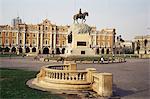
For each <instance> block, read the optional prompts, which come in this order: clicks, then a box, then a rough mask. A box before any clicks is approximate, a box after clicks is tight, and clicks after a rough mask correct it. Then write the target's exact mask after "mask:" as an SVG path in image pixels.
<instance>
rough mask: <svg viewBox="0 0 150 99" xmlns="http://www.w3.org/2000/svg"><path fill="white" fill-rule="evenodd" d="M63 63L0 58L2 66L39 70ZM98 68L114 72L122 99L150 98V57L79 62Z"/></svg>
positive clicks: (101, 70)
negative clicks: (123, 61) (116, 60)
mask: <svg viewBox="0 0 150 99" xmlns="http://www.w3.org/2000/svg"><path fill="white" fill-rule="evenodd" d="M48 64H61V62H59V63H57V62H56V61H50V62H40V61H34V60H33V57H24V58H23V57H15V58H11V59H10V58H0V67H3V68H19V69H26V70H34V71H39V70H40V67H41V66H44V65H48ZM88 67H90V68H91V67H93V68H96V69H97V71H98V72H111V73H113V83H114V88H113V90H114V92H115V94H116V95H119V96H120V97H121V99H149V97H150V94H149V93H150V59H127V62H126V63H113V64H78V69H85V68H88Z"/></svg>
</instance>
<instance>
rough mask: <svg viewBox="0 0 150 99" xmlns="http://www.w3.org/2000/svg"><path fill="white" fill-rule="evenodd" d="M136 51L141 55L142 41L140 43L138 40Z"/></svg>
mask: <svg viewBox="0 0 150 99" xmlns="http://www.w3.org/2000/svg"><path fill="white" fill-rule="evenodd" d="M136 50H137V52H138V54H139V51H140V41H139V40H138V42H137V47H136Z"/></svg>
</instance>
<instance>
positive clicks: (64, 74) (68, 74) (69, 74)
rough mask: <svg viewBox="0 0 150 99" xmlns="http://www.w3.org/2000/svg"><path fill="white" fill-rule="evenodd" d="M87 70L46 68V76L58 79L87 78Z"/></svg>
mask: <svg viewBox="0 0 150 99" xmlns="http://www.w3.org/2000/svg"><path fill="white" fill-rule="evenodd" d="M86 74H87V72H86V71H66V70H64V71H61V70H52V69H49V70H46V75H45V76H46V77H47V78H49V79H57V80H86Z"/></svg>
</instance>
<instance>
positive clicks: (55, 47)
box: [53, 32, 56, 49]
mask: <svg viewBox="0 0 150 99" xmlns="http://www.w3.org/2000/svg"><path fill="white" fill-rule="evenodd" d="M53 43H54V49H56V32H54V42H53Z"/></svg>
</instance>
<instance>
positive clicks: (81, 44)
mask: <svg viewBox="0 0 150 99" xmlns="http://www.w3.org/2000/svg"><path fill="white" fill-rule="evenodd" d="M77 46H86V42H77Z"/></svg>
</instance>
